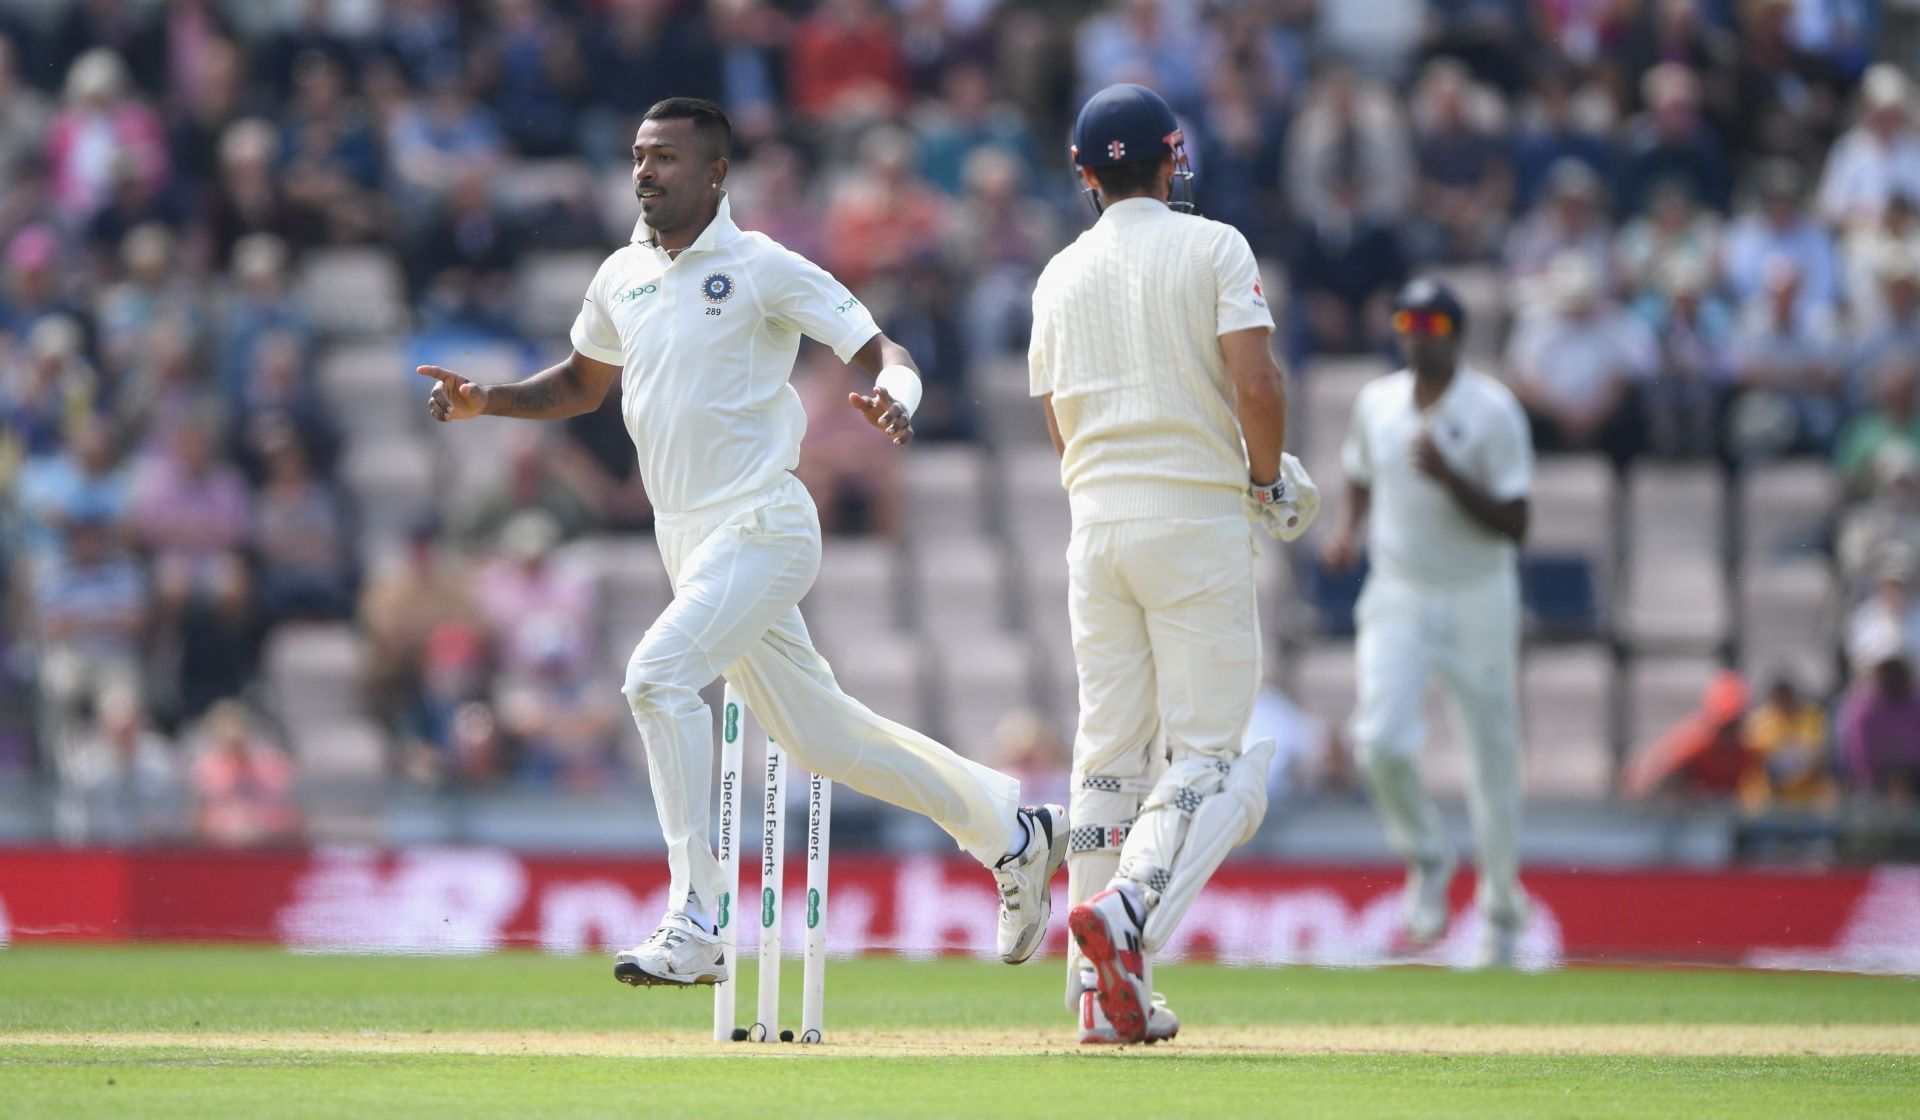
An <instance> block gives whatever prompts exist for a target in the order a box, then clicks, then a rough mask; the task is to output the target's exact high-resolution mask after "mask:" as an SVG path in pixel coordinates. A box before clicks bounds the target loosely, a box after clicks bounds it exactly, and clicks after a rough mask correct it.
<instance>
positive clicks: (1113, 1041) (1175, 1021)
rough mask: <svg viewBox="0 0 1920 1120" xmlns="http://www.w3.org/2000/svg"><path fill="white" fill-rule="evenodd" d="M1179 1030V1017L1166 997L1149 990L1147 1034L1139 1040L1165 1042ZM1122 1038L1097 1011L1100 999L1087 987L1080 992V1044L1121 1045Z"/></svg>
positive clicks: (1105, 1016) (1148, 1042)
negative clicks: (1151, 999)
mask: <svg viewBox="0 0 1920 1120" xmlns="http://www.w3.org/2000/svg"><path fill="white" fill-rule="evenodd" d="M1179 1033H1180V1016H1178V1015H1175V1014H1174V1013H1173V1008H1171V1007H1168V1006H1167V999H1166V997H1165V996H1163V995H1161V994H1160V993H1159V992H1155V993H1153V1003H1152V1005H1151V1006H1149V1007H1148V1008H1147V1037H1146V1038H1144V1039H1142V1040H1141V1041H1142V1042H1145V1043H1147V1044H1149V1045H1151V1044H1153V1043H1155V1042H1165V1041H1166V1040H1168V1039H1170V1038H1172V1037H1173V1036H1174V1035H1177V1034H1179ZM1124 1044H1125V1040H1124V1039H1122V1038H1121V1037H1120V1033H1119V1032H1118V1031H1116V1030H1114V1029H1113V1024H1112V1023H1109V1022H1107V1013H1106V1012H1104V1011H1102V1010H1100V1001H1099V1000H1098V999H1095V998H1094V994H1093V992H1092V991H1091V990H1088V991H1084V992H1081V993H1080V1045H1082V1046H1121V1045H1124Z"/></svg>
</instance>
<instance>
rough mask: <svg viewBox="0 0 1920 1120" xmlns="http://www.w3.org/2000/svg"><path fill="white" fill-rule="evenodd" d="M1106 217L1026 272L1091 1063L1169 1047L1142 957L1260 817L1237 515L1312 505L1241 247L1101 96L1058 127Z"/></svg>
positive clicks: (1245, 571) (1127, 102)
mask: <svg viewBox="0 0 1920 1120" xmlns="http://www.w3.org/2000/svg"><path fill="white" fill-rule="evenodd" d="M1072 154H1073V160H1074V163H1075V164H1076V165H1077V166H1078V168H1079V174H1080V176H1081V178H1082V181H1083V185H1084V187H1085V190H1086V192H1087V194H1088V196H1089V198H1090V199H1091V200H1092V202H1093V204H1094V209H1095V211H1096V212H1097V213H1098V214H1099V218H1098V220H1097V221H1095V222H1094V224H1093V226H1092V228H1091V229H1089V230H1087V231H1086V232H1085V233H1083V234H1081V235H1080V237H1079V238H1078V239H1077V240H1076V241H1074V243H1073V244H1072V245H1069V246H1068V247H1067V248H1066V249H1064V250H1062V251H1061V252H1060V254H1059V255H1058V256H1056V257H1054V258H1053V260H1052V261H1051V262H1049V263H1048V265H1047V267H1046V270H1045V271H1044V272H1042V273H1041V276H1040V280H1039V284H1038V286H1037V287H1036V288H1035V290H1034V294H1033V312H1034V314H1033V319H1034V323H1033V341H1032V345H1031V348H1030V352H1029V354H1028V361H1029V365H1030V368H1031V377H1032V384H1031V391H1032V393H1033V395H1035V396H1037V397H1039V398H1041V401H1042V403H1043V404H1044V406H1045V408H1046V413H1047V423H1048V426H1049V428H1050V430H1051V431H1052V433H1053V443H1054V447H1055V448H1056V449H1057V450H1058V451H1059V452H1060V456H1061V464H1060V476H1061V480H1062V482H1063V483H1064V484H1065V485H1066V489H1067V498H1068V504H1069V505H1070V507H1071V509H1072V513H1073V533H1072V538H1071V540H1070V542H1069V544H1068V547H1067V568H1068V592H1067V594H1068V600H1067V612H1068V616H1069V619H1070V621H1071V624H1072V630H1073V651H1074V660H1075V661H1076V663H1077V665H1078V669H1079V680H1080V727H1079V732H1078V734H1077V736H1076V737H1075V739H1074V745H1073V793H1072V805H1071V812H1072V814H1073V820H1074V824H1075V827H1074V829H1073V831H1072V843H1071V845H1070V849H1071V850H1070V853H1069V855H1068V857H1067V869H1068V896H1069V898H1070V899H1071V901H1072V903H1073V910H1072V913H1071V914H1070V916H1069V918H1068V929H1069V930H1070V931H1071V932H1072V934H1073V939H1074V942H1075V945H1076V947H1077V951H1076V952H1073V953H1070V954H1069V957H1068V962H1067V1006H1068V1008H1069V1009H1070V1010H1072V1011H1074V1012H1075V1013H1076V1014H1077V1015H1078V1016H1079V1022H1080V1040H1081V1041H1082V1042H1084V1043H1102V1042H1107V1043H1128V1042H1141V1041H1159V1040H1161V1039H1165V1038H1171V1037H1172V1036H1173V1035H1174V1034H1175V1032H1177V1031H1178V1030H1179V1026H1180V1025H1179V1020H1178V1019H1177V1018H1176V1017H1175V1016H1174V1014H1173V1012H1172V1010H1171V1009H1169V1008H1168V1007H1167V1005H1166V1003H1165V1001H1164V1000H1161V999H1159V998H1158V997H1157V996H1155V995H1154V994H1153V989H1152V985H1151V977H1150V973H1149V971H1148V968H1149V965H1148V958H1149V956H1150V954H1152V953H1153V952H1154V951H1156V950H1157V949H1159V948H1160V947H1161V946H1163V945H1164V944H1166V941H1167V938H1168V936H1169V935H1170V934H1171V933H1172V932H1173V930H1174V928H1175V926H1177V925H1178V924H1179V921H1180V918H1181V916H1182V915H1183V914H1185V913H1186V911H1187V908H1188V907H1189V906H1191V905H1192V904H1193V900H1194V899H1195V897H1197V896H1198V895H1199V893H1200V888H1201V887H1202V886H1203V885H1205V883H1206V881H1207V879H1208V877H1209V876H1211V875H1212V874H1213V871H1214V869H1215V868H1217V867H1218V866H1219V865H1220V862H1221V860H1223V859H1224V858H1226V854H1227V852H1228V850H1230V849H1231V848H1233V847H1235V846H1236V845H1238V844H1241V843H1244V842H1245V841H1246V840H1247V839H1248V838H1249V837H1251V836H1252V835H1253V832H1254V829H1255V828H1256V827H1257V826H1258V825H1259V823H1260V818H1261V817H1262V816H1263V815H1264V814H1265V812H1266V804H1267V799H1266V778H1267V765H1268V762H1269V760H1270V759H1271V758H1272V756H1273V745H1272V744H1271V743H1261V744H1258V745H1256V746H1253V747H1248V746H1247V745H1246V743H1245V741H1244V740H1245V736H1246V732H1247V723H1248V719H1249V717H1250V715H1251V714H1252V710H1253V701H1254V693H1255V691H1256V689H1257V688H1258V686H1259V683H1260V633H1259V623H1258V615H1257V613H1256V610H1255V603H1254V576H1253V564H1254V542H1253V536H1252V531H1251V526H1250V525H1249V516H1250V515H1251V517H1252V518H1253V519H1254V520H1255V521H1258V522H1259V523H1260V524H1261V525H1262V526H1263V527H1264V528H1265V529H1266V530H1267V531H1268V532H1269V533H1272V534H1273V535H1275V536H1279V537H1281V538H1283V539H1285V540H1293V539H1294V538H1296V537H1298V536H1299V535H1300V534H1301V533H1303V532H1305V531H1306V529H1307V526H1308V524H1309V523H1310V522H1312V520H1313V516H1314V513H1315V511H1316V509H1317V508H1318V505H1319V494H1318V491H1316V490H1315V489H1314V487H1313V483H1312V482H1311V481H1310V480H1309V479H1308V478H1307V475H1306V472H1305V471H1304V470H1302V469H1301V467H1300V464H1299V462H1298V461H1297V460H1296V459H1294V457H1293V456H1291V455H1286V454H1283V453H1282V447H1283V445H1284V443H1285V442H1286V433H1287V404H1286V393H1285V386H1284V382H1283V379H1282V377H1281V373H1280V369H1279V367H1278V366H1277V365H1276V364H1275V362H1274V359H1273V353H1272V350H1271V347H1270V346H1269V336H1270V335H1271V334H1272V332H1273V317H1272V315H1271V314H1270V313H1269V311H1268V310H1267V303H1266V299H1265V297H1264V296H1263V295H1262V293H1261V290H1260V276H1259V269H1258V266H1257V265H1256V264H1255V262H1254V258H1253V251H1252V249H1250V248H1249V247H1248V245H1247V240H1246V238H1245V237H1242V236H1241V235H1240V233H1239V232H1238V231H1237V230H1235V229H1233V228H1232V227H1231V226H1227V225H1223V224H1221V223H1219V222H1213V221H1208V220H1207V219H1204V218H1200V217H1196V216H1194V215H1193V214H1191V213H1188V212H1186V211H1190V210H1191V209H1192V206H1191V203H1190V202H1188V201H1187V200H1186V199H1185V197H1182V198H1181V199H1180V200H1178V201H1176V200H1175V197H1174V196H1175V185H1176V184H1179V186H1180V188H1181V192H1180V193H1181V194H1182V195H1183V196H1184V195H1185V194H1186V188H1187V186H1188V180H1189V178H1190V176H1191V172H1190V170H1189V168H1188V164H1187V156H1186V148H1185V145H1184V144H1183V143H1182V139H1181V134H1180V128H1179V125H1178V124H1176V123H1175V121H1174V116H1173V111H1172V110H1171V109H1169V108H1168V107H1167V103H1166V102H1165V101H1163V100H1161V98H1160V96H1159V95H1158V94H1156V93H1154V92H1153V91H1152V90H1149V89H1147V88H1145V87H1143V86H1137V85H1116V86H1109V87H1108V88H1106V89H1104V90H1101V91H1100V92H1099V93H1097V94H1095V95H1094V96H1093V98H1092V99H1091V100H1089V101H1088V102H1087V104H1086V106H1085V107H1084V108H1083V109H1082V110H1081V111H1080V116H1079V119H1078V121H1077V122H1076V124H1075V125H1074V133H1073V153H1072Z"/></svg>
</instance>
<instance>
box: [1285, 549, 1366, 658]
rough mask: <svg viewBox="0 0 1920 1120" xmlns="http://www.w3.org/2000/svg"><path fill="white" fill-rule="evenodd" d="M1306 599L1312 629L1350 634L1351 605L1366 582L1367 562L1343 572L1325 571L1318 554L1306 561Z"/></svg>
mask: <svg viewBox="0 0 1920 1120" xmlns="http://www.w3.org/2000/svg"><path fill="white" fill-rule="evenodd" d="M1305 566H1306V578H1304V579H1302V580H1301V581H1300V582H1301V585H1302V586H1303V587H1304V588H1305V589H1306V593H1307V601H1308V602H1309V603H1311V604H1313V618H1314V628H1315V629H1316V630H1317V631H1318V632H1319V633H1321V634H1326V635H1329V636H1333V637H1343V638H1344V637H1351V636H1352V635H1353V606H1354V604H1355V603H1356V602H1358V601H1359V599H1360V585H1361V584H1362V583H1364V582H1366V578H1367V562H1366V560H1365V559H1362V560H1361V561H1360V563H1358V564H1356V565H1354V566H1353V567H1352V568H1349V569H1347V570H1346V571H1344V572H1334V571H1329V570H1328V569H1327V566H1326V565H1325V564H1323V563H1321V562H1320V560H1319V558H1318V557H1315V558H1314V559H1312V560H1310V561H1307V562H1306V565H1305Z"/></svg>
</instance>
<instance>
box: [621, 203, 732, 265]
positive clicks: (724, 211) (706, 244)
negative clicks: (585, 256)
mask: <svg viewBox="0 0 1920 1120" xmlns="http://www.w3.org/2000/svg"><path fill="white" fill-rule="evenodd" d="M656 236H657V235H656V234H655V233H654V232H653V227H651V226H649V225H647V219H646V218H645V217H644V216H643V217H641V219H640V220H639V221H637V222H635V223H633V244H635V245H645V246H646V247H647V248H649V249H652V250H653V251H654V252H656V253H660V254H663V255H664V254H665V253H666V250H664V249H662V248H660V246H659V244H658V243H657V242H656V240H655V238H656ZM738 236H740V227H739V226H737V225H734V224H733V206H732V204H731V203H729V202H728V200H727V192H726V191H724V190H723V191H721V192H720V209H719V210H717V211H715V212H714V215H713V221H711V222H708V223H707V228H706V229H703V230H701V231H700V236H699V237H696V238H694V239H693V244H691V245H689V246H687V247H686V248H685V249H682V250H681V251H680V255H681V256H683V257H684V256H686V255H687V254H688V253H697V252H702V251H704V250H707V249H717V248H719V247H720V246H722V245H725V244H726V243H727V242H729V241H732V240H733V239H734V238H736V237H738Z"/></svg>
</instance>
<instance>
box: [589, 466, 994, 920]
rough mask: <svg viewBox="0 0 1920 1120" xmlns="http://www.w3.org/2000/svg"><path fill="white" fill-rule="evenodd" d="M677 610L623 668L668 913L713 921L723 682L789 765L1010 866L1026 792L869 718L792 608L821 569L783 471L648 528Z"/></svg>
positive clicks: (803, 508) (805, 505)
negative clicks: (690, 911) (706, 696)
mask: <svg viewBox="0 0 1920 1120" xmlns="http://www.w3.org/2000/svg"><path fill="white" fill-rule="evenodd" d="M655 533H656V536H657V539H658V542H659V545H660V555H661V558H662V559H663V560H664V561H665V562H666V566H667V575H668V578H669V579H670V580H671V581H672V584H673V602H672V603H671V604H669V605H668V607H667V609H666V610H665V611H664V612H662V613H661V615H660V617H659V619H657V620H656V621H655V622H654V624H653V625H652V627H650V628H649V629H648V630H647V634H646V637H645V638H643V639H641V641H640V645H639V646H638V647H637V648H636V649H635V650H634V651H633V657H632V659H631V660H629V661H628V662H627V677H626V684H625V686H624V688H623V690H622V691H623V692H624V693H625V694H626V697H627V703H628V704H629V705H630V706H631V707H632V709H633V718H634V722H635V723H637V724H638V725H639V727H640V734H641V735H642V736H643V737H644V738H645V740H646V748H647V771H648V775H649V777H650V779H651V781H652V784H653V801H654V807H655V808H656V810H657V811H658V812H659V815H660V828H661V831H662V832H663V833H664V834H665V837H666V843H667V867H668V870H669V872H670V874H671V878H672V881H671V885H670V891H671V893H670V894H669V895H668V897H669V898H670V899H672V900H673V901H672V903H671V906H672V907H673V908H674V909H676V910H677V909H680V908H682V907H684V906H686V905H687V901H688V900H689V899H691V900H692V901H693V902H694V903H695V905H697V906H698V908H700V909H701V910H703V911H704V912H706V913H707V914H709V915H711V914H712V913H713V911H714V907H715V906H716V905H717V903H718V900H719V897H720V893H721V883H720V864H719V861H718V860H717V859H716V858H715V857H714V854H713V847H712V829H711V826H710V823H709V821H710V815H711V812H712V810H711V800H712V784H713V717H712V714H711V713H710V712H709V711H708V709H707V705H706V704H705V703H704V702H703V701H702V700H701V699H700V689H702V688H704V687H705V686H706V685H707V684H709V683H711V682H712V680H713V679H714V678H715V677H716V676H725V677H726V679H727V680H728V681H729V682H730V683H732V684H733V685H734V687H735V688H737V689H738V690H739V692H740V696H741V698H742V699H744V700H745V701H746V703H747V707H748V709H749V710H750V711H752V712H753V714H754V715H755V716H756V717H758V718H759V720H760V724H761V726H762V727H764V728H766V730H767V733H768V734H769V735H771V736H772V737H773V738H774V739H775V740H777V741H778V742H779V744H780V745H781V746H782V747H784V748H786V751H787V754H788V756H789V757H790V758H792V760H793V761H794V762H795V763H797V764H798V765H800V766H803V767H805V768H806V769H807V770H809V771H811V772H813V773H816V774H821V775H824V776H825V777H827V778H830V779H832V780H833V781H835V782H840V783H842V784H844V785H846V786H848V787H850V788H852V789H855V790H858V791H859V792H861V793H864V794H867V795H869V796H872V797H877V798H879V799H880V800H882V801H887V802H890V803H892V804H895V805H899V806H901V807H902V808H906V809H911V810H912V811H914V812H916V813H920V814H922V815H924V816H927V817H930V818H932V819H933V821H934V823H936V824H938V825H939V826H940V827H941V828H944V829H946V830H947V832H948V833H949V834H951V835H952V836H953V838H954V840H956V841H958V842H959V844H960V846H961V847H962V848H964V849H966V850H967V851H968V852H969V853H971V854H972V855H973V856H974V857H975V858H977V859H979V860H981V861H982V862H983V863H991V862H992V861H994V860H996V859H998V858H1000V856H1002V855H1004V854H1005V852H1006V848H1007V841H1008V839H1009V837H1010V836H1012V834H1013V830H1014V814H1015V813H1016V812H1017V810H1018V808H1019V803H1020V783H1019V782H1018V781H1017V780H1016V779H1014V778H1012V777H1009V776H1008V775H1005V774H1002V773H999V772H998V771H995V770H991V769H989V768H987V767H985V766H982V765H980V764H979V763H977V762H972V761H970V760H968V759H965V758H962V757H960V756H959V755H957V754H954V753H953V752H952V751H950V750H948V749H947V748H946V747H943V746H941V745H940V744H939V743H936V742H934V741H933V740H932V739H929V738H927V737H926V736H925V735H922V734H920V733H919V732H917V731H913V730H911V729H909V728H906V727H902V726H901V725H900V724H897V723H895V722H893V721H892V720H889V719H886V718H884V717H881V716H879V715H876V714H874V713H873V712H872V711H870V710H869V709H868V708H867V707H866V706H865V705H863V704H861V703H860V702H859V701H857V700H855V699H853V698H852V697H850V696H848V695H847V694H846V693H844V692H842V691H841V690H840V686H839V684H838V683H836V682H835V681H834V679H833V670H832V669H831V668H829V667H828V665H827V662H826V659H825V658H823V657H821V656H820V654H819V653H818V652H817V651H815V650H814V648H813V642H812V640H811V639H810V638H809V637H808V635H807V627H806V623H805V622H803V621H802V620H801V618H800V608H799V606H798V603H799V602H800V598H801V596H803V595H805V594H806V593H807V590H808V588H810V587H812V586H813V581H814V577H815V575H816V574H817V573H818V572H819V570H820V520H819V517H818V515H817V514H816V512H815V510H814V506H813V500H812V499H811V498H809V497H808V496H807V492H806V490H805V489H804V488H803V487H802V486H801V485H800V484H799V483H798V482H797V481H795V480H794V479H793V477H792V476H791V475H788V476H787V477H786V478H784V479H783V480H782V481H781V482H779V483H777V484H776V485H774V486H773V487H771V488H769V489H768V490H767V491H765V492H763V493H761V494H759V495H755V496H754V497H752V498H749V499H744V500H741V501H738V502H734V503H729V504H728V505H725V506H722V507H720V508H718V509H716V510H713V511H710V512H709V511H703V512H702V513H701V514H699V515H696V516H692V517H687V518H671V519H662V520H661V521H660V522H659V523H658V524H657V525H656V527H655Z"/></svg>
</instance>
